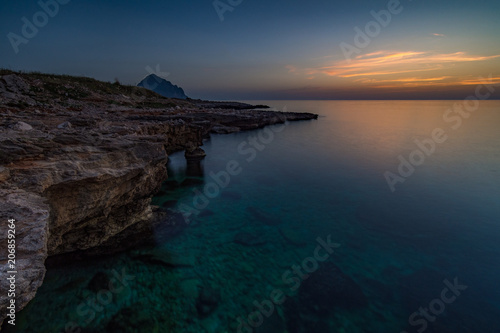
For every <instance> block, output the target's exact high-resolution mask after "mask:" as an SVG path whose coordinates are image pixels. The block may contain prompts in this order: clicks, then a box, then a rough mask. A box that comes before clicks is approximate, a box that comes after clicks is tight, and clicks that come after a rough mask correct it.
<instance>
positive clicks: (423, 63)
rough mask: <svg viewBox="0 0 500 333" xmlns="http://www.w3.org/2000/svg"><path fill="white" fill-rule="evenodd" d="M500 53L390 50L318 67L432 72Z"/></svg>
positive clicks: (331, 72)
mask: <svg viewBox="0 0 500 333" xmlns="http://www.w3.org/2000/svg"><path fill="white" fill-rule="evenodd" d="M498 57H500V55H493V56H472V55H467V54H466V53H465V52H455V53H444V54H440V53H432V52H415V51H408V52H390V51H379V52H375V53H369V54H365V55H359V56H357V57H356V58H355V59H354V60H352V61H351V62H347V61H345V60H343V61H338V62H335V63H334V64H332V65H330V66H325V67H320V68H317V69H316V72H317V73H321V74H325V75H328V76H336V77H341V78H350V77H360V76H380V75H394V74H403V73H413V72H429V71H434V70H437V69H444V68H450V67H452V66H454V65H456V64H458V63H465V62H478V61H486V60H491V59H496V58H498Z"/></svg>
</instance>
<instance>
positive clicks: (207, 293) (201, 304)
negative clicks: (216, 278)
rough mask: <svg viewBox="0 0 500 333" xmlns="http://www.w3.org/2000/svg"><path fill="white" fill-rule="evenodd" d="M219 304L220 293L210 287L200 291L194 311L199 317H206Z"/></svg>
mask: <svg viewBox="0 0 500 333" xmlns="http://www.w3.org/2000/svg"><path fill="white" fill-rule="evenodd" d="M219 302H220V293H219V291H218V290H216V289H214V288H212V287H204V288H202V289H201V291H200V294H199V296H198V299H197V300H196V310H197V311H198V315H199V316H200V317H202V318H203V317H206V316H208V315H210V314H211V313H212V312H214V311H215V309H216V308H217V306H218V305H219Z"/></svg>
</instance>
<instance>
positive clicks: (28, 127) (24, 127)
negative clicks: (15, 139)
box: [14, 121, 33, 132]
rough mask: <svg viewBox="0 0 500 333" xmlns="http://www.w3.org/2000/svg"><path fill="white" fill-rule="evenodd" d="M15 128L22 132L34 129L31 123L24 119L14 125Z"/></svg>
mask: <svg viewBox="0 0 500 333" xmlns="http://www.w3.org/2000/svg"><path fill="white" fill-rule="evenodd" d="M14 130H16V131H20V132H26V131H31V130H33V127H32V126H31V125H30V124H27V123H25V122H23V121H20V122H18V123H16V124H15V125H14Z"/></svg>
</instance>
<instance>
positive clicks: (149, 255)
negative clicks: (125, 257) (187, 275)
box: [132, 248, 196, 267]
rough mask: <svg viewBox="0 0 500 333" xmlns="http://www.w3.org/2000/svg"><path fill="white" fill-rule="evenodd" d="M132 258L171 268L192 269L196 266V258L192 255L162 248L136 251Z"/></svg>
mask: <svg viewBox="0 0 500 333" xmlns="http://www.w3.org/2000/svg"><path fill="white" fill-rule="evenodd" d="M132 256H133V257H134V258H137V259H141V260H143V261H146V262H151V263H159V264H163V265H166V266H169V267H192V266H194V265H195V264H196V257H195V256H194V255H193V254H192V253H186V252H185V253H179V252H173V251H170V250H166V249H161V248H154V249H151V250H141V251H136V252H134V253H133V254H132Z"/></svg>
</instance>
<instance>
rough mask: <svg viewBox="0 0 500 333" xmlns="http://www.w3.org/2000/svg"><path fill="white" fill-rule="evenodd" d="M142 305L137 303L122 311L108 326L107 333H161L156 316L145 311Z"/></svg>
mask: <svg viewBox="0 0 500 333" xmlns="http://www.w3.org/2000/svg"><path fill="white" fill-rule="evenodd" d="M144 308H145V307H144V306H143V305H142V304H139V303H136V304H134V305H132V306H130V307H126V308H123V309H121V310H120V311H119V312H118V313H117V314H116V315H115V316H114V317H113V318H112V319H111V320H110V321H109V323H108V324H107V326H106V332H115V333H136V332H148V333H160V332H161V331H160V325H159V324H158V321H157V319H156V318H155V317H154V315H153V314H152V313H150V312H148V311H145V310H143V309H144Z"/></svg>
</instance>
